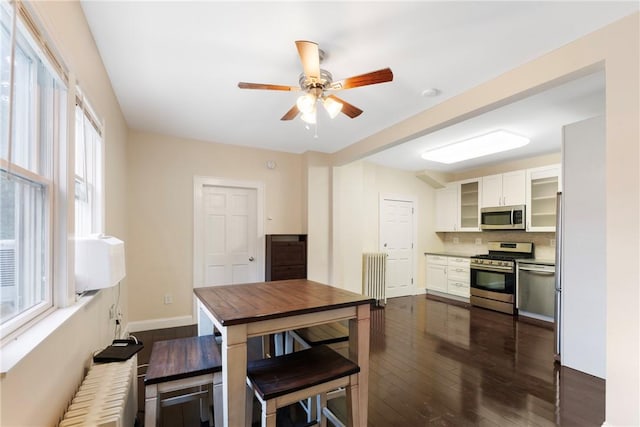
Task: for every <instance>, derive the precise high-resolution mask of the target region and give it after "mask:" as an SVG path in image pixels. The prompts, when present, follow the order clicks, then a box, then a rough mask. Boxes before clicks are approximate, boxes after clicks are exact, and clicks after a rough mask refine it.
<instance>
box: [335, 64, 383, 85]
mask: <svg viewBox="0 0 640 427" xmlns="http://www.w3.org/2000/svg"><path fill="white" fill-rule="evenodd" d="M392 80H393V72H392V71H391V68H383V69H382V70H378V71H372V72H370V73H366V74H360V75H359V76H353V77H349V78H346V79H344V80H338V81H337V82H333V83H332V84H331V89H334V90H340V89H353V88H354V87H360V86H368V85H375V84H378V83H384V82H390V81H392Z"/></svg>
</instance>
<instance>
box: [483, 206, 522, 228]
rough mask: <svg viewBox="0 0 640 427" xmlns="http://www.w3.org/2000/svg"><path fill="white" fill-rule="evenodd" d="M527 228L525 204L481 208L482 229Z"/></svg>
mask: <svg viewBox="0 0 640 427" xmlns="http://www.w3.org/2000/svg"><path fill="white" fill-rule="evenodd" d="M525 228H526V227H525V205H513V206H496V207H491V208H482V209H480V229H482V230H524V229H525Z"/></svg>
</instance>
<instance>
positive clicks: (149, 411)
mask: <svg viewBox="0 0 640 427" xmlns="http://www.w3.org/2000/svg"><path fill="white" fill-rule="evenodd" d="M144 394H145V401H144V425H145V426H147V427H155V426H157V425H158V415H159V412H160V411H159V410H160V397H159V396H158V385H157V384H151V385H148V386H146V387H145V390H144Z"/></svg>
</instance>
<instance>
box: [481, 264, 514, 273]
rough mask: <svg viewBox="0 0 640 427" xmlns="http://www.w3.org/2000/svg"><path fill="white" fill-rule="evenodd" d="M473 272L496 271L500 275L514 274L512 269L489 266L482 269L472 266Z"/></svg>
mask: <svg viewBox="0 0 640 427" xmlns="http://www.w3.org/2000/svg"><path fill="white" fill-rule="evenodd" d="M471 270H476V271H495V272H498V273H513V268H512V267H493V266H488V265H483V266H481V267H475V266H471Z"/></svg>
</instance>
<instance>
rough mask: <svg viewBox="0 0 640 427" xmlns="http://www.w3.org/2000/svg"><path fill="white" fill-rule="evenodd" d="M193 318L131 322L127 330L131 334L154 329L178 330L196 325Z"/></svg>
mask: <svg viewBox="0 0 640 427" xmlns="http://www.w3.org/2000/svg"><path fill="white" fill-rule="evenodd" d="M195 324H196V320H195V319H194V318H193V316H178V317H165V318H162V319H149V320H137V321H135V322H129V323H128V324H127V327H126V329H127V330H128V331H129V333H134V332H140V331H151V330H154V329H165V328H176V327H179V326H188V325H195Z"/></svg>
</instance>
